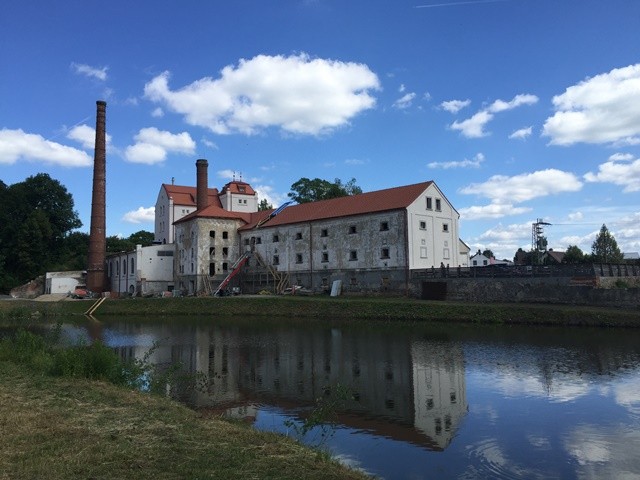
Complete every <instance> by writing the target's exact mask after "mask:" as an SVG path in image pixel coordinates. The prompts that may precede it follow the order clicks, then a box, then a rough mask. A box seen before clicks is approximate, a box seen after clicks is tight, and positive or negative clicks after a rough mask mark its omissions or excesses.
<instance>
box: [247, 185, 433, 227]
mask: <svg viewBox="0 0 640 480" xmlns="http://www.w3.org/2000/svg"><path fill="white" fill-rule="evenodd" d="M431 184H433V182H431V181H429V182H422V183H416V184H414V185H406V186H404V187H394V188H387V189H385V190H377V191H375V192H367V193H361V194H359V195H351V196H348V197H340V198H332V199H330V200H321V201H319V202H310V203H302V204H300V205H293V206H291V207H287V208H285V209H284V210H282V212H280V213H279V214H278V215H276V216H275V217H273V218H272V219H270V220H269V221H267V222H265V223H264V226H265V227H274V226H278V225H288V224H292V223H303V222H311V221H314V220H324V219H329V218H338V217H350V216H353V215H363V214H367V213H375V212H385V211H390V210H398V209H404V208H407V207H408V206H409V205H411V204H412V203H413V202H414V201H415V199H416V198H418V197H419V196H420V195H421V194H422V193H423V192H424V191H425V190H426V189H427V188H428V187H429V186H430V185H431ZM272 211H273V210H269V211H265V212H258V214H259V215H258V218H257V219H256V220H253V221H252V222H250V223H249V224H248V225H245V226H243V227H241V228H240V229H239V230H248V229H251V228H254V227H255V226H256V224H257V223H258V222H259V221H260V220H261V219H264V218H266V217H268V216H269V214H270V213H271V212H272ZM254 215H256V214H254Z"/></svg>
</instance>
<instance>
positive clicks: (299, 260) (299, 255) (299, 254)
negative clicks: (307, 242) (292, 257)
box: [296, 253, 302, 263]
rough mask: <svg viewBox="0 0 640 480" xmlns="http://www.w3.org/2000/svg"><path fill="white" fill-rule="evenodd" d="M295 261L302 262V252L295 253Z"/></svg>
mask: <svg viewBox="0 0 640 480" xmlns="http://www.w3.org/2000/svg"><path fill="white" fill-rule="evenodd" d="M296 263H302V254H301V253H296Z"/></svg>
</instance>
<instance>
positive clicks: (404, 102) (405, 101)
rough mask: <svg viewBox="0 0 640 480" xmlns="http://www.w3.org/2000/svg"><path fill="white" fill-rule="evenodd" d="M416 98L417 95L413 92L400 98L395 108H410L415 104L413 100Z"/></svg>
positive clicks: (394, 105) (394, 103)
mask: <svg viewBox="0 0 640 480" xmlns="http://www.w3.org/2000/svg"><path fill="white" fill-rule="evenodd" d="M415 98H416V94H415V93H413V92H410V93H407V94H405V95H403V96H402V97H400V98H399V99H398V100H396V101H395V102H393V107H394V108H397V109H398V110H404V109H405V108H409V107H410V106H411V104H412V103H413V100H414V99H415Z"/></svg>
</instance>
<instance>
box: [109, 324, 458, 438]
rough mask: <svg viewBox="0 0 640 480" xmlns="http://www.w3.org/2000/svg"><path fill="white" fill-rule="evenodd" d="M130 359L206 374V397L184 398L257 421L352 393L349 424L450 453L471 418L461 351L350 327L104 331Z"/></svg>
mask: <svg viewBox="0 0 640 480" xmlns="http://www.w3.org/2000/svg"><path fill="white" fill-rule="evenodd" d="M102 335H103V338H102V340H103V341H105V342H106V343H108V344H109V345H112V346H114V347H115V348H116V350H117V351H118V352H119V353H120V355H121V356H122V357H123V358H124V359H132V358H136V359H141V358H143V356H145V355H147V354H148V352H149V349H150V348H151V347H152V346H153V345H154V344H156V347H155V348H154V349H153V351H152V352H151V354H150V355H148V357H149V358H148V360H149V361H150V362H152V363H155V364H160V365H162V364H172V363H180V364H181V365H183V368H184V369H185V370H186V371H188V372H192V373H194V372H202V373H204V374H205V377H206V380H207V381H206V385H207V388H206V390H202V389H190V395H189V397H188V398H183V400H186V401H188V403H190V404H191V405H193V406H196V407H200V408H202V407H213V408H217V409H225V410H229V411H230V412H231V413H232V414H234V415H235V416H245V418H248V419H252V418H255V416H256V414H257V413H256V407H255V405H256V404H269V405H278V406H286V407H299V406H303V405H306V406H310V405H313V404H314V403H315V402H316V399H318V398H319V397H322V396H324V395H327V394H328V393H329V390H330V388H332V387H335V386H336V385H342V386H345V387H347V389H348V390H349V392H350V394H351V395H350V396H351V397H352V398H349V399H347V400H346V401H345V402H344V403H345V405H344V406H345V409H344V412H342V413H344V414H342V415H340V422H341V423H343V424H344V425H346V426H349V427H352V428H355V429H359V430H363V431H368V432H373V433H375V434H377V435H382V436H385V437H389V438H394V439H397V440H402V441H406V442H410V443H413V444H416V445H420V446H421V447H423V448H427V449H429V450H443V449H444V448H446V447H447V445H449V443H450V442H451V440H452V438H453V437H454V435H455V431H456V429H457V428H458V426H459V424H460V422H461V421H462V419H463V418H464V415H465V414H466V412H467V409H468V406H467V400H466V391H465V374H464V362H463V356H462V350H461V348H460V346H459V345H458V346H456V345H454V346H453V347H452V346H451V345H447V344H444V343H438V342H429V341H426V340H415V339H414V340H412V339H411V338H410V337H408V336H392V337H389V336H388V335H384V334H380V333H363V332H361V331H359V332H353V331H348V330H343V329H341V328H331V329H324V330H319V331H315V332H313V334H310V332H309V331H297V330H295V329H287V330H277V331H261V332H258V333H255V332H252V331H244V330H240V329H237V328H222V327H204V326H197V327H192V328H185V329H181V331H180V332H176V331H175V330H174V329H173V328H172V327H171V326H168V325H154V326H145V327H144V329H142V328H138V327H135V326H134V325H130V324H122V325H119V326H118V327H117V328H116V329H112V328H108V329H106V330H105V331H103V334H102Z"/></svg>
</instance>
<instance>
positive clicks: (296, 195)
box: [289, 177, 362, 203]
mask: <svg viewBox="0 0 640 480" xmlns="http://www.w3.org/2000/svg"><path fill="white" fill-rule="evenodd" d="M360 193H362V189H361V188H360V187H359V186H357V185H356V179H355V178H352V179H351V180H349V181H348V182H347V183H344V184H343V183H342V181H341V180H340V179H339V178H336V179H335V181H334V182H333V183H332V182H329V181H328V180H323V179H320V178H314V179H313V180H310V179H308V178H306V177H303V178H301V179H300V180H298V181H297V182H295V183H294V184H293V185H291V192H289V198H291V199H292V200H293V201H295V202H297V203H308V202H317V201H318V200H328V199H331V198H338V197H346V196H349V195H357V194H360Z"/></svg>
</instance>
